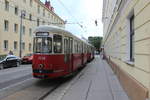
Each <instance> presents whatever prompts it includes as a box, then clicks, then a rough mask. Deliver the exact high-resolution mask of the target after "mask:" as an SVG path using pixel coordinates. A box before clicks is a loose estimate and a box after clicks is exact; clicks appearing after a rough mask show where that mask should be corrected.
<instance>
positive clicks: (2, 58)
mask: <svg viewBox="0 0 150 100" xmlns="http://www.w3.org/2000/svg"><path fill="white" fill-rule="evenodd" d="M20 61H21V59H20V58H19V57H17V56H14V55H0V69H4V68H9V67H19V66H20Z"/></svg>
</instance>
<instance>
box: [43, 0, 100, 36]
mask: <svg viewBox="0 0 150 100" xmlns="http://www.w3.org/2000/svg"><path fill="white" fill-rule="evenodd" d="M41 1H42V2H45V0H41ZM50 1H51V5H52V6H53V7H54V9H55V13H56V14H57V15H58V16H60V17H61V18H62V19H63V20H67V22H69V23H77V22H78V23H80V25H83V28H81V27H80V26H79V25H78V24H67V25H66V29H67V30H68V31H70V32H72V33H73V34H75V35H77V36H80V37H81V36H83V37H85V38H87V37H88V36H102V35H103V30H102V29H103V27H102V22H101V17H102V4H103V3H102V2H103V0H50ZM64 6H65V7H64ZM95 20H97V21H98V26H96V25H95Z"/></svg>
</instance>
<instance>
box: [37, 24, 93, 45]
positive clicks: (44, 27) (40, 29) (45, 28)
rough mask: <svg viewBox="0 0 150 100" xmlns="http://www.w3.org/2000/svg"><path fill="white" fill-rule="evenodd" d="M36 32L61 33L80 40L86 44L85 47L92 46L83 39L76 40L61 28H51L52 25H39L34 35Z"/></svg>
mask: <svg viewBox="0 0 150 100" xmlns="http://www.w3.org/2000/svg"><path fill="white" fill-rule="evenodd" d="M36 32H54V33H62V34H66V35H68V36H71V37H73V38H75V39H77V40H80V41H82V42H84V43H86V44H87V45H90V46H92V45H91V44H90V43H88V42H86V41H84V40H83V39H80V38H78V37H77V36H75V35H73V34H72V33H71V32H69V31H67V30H65V29H63V28H61V27H57V26H53V25H41V26H39V27H37V28H36V29H35V30H34V33H36Z"/></svg>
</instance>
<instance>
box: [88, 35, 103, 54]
mask: <svg viewBox="0 0 150 100" xmlns="http://www.w3.org/2000/svg"><path fill="white" fill-rule="evenodd" d="M102 39H103V37H99V36H95V37H92V36H90V37H88V40H89V42H90V43H91V44H92V45H93V46H94V47H95V48H96V50H97V51H100V47H101V44H102Z"/></svg>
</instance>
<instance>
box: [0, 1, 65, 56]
mask: <svg viewBox="0 0 150 100" xmlns="http://www.w3.org/2000/svg"><path fill="white" fill-rule="evenodd" d="M21 12H23V13H22V14H25V18H23V19H22V56H23V55H25V54H27V53H32V48H33V30H34V29H35V27H37V26H38V25H51V24H54V25H57V26H59V27H63V28H64V27H65V22H64V21H63V20H62V19H61V18H60V17H59V16H58V15H56V14H55V13H54V11H53V8H52V7H51V6H50V8H48V7H46V6H45V4H43V3H42V2H41V1H40V0H0V55H2V54H8V52H9V51H10V50H11V51H13V53H14V54H15V55H17V56H19V47H20V42H19V39H20V23H21V21H20V20H21V18H20V16H21Z"/></svg>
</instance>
